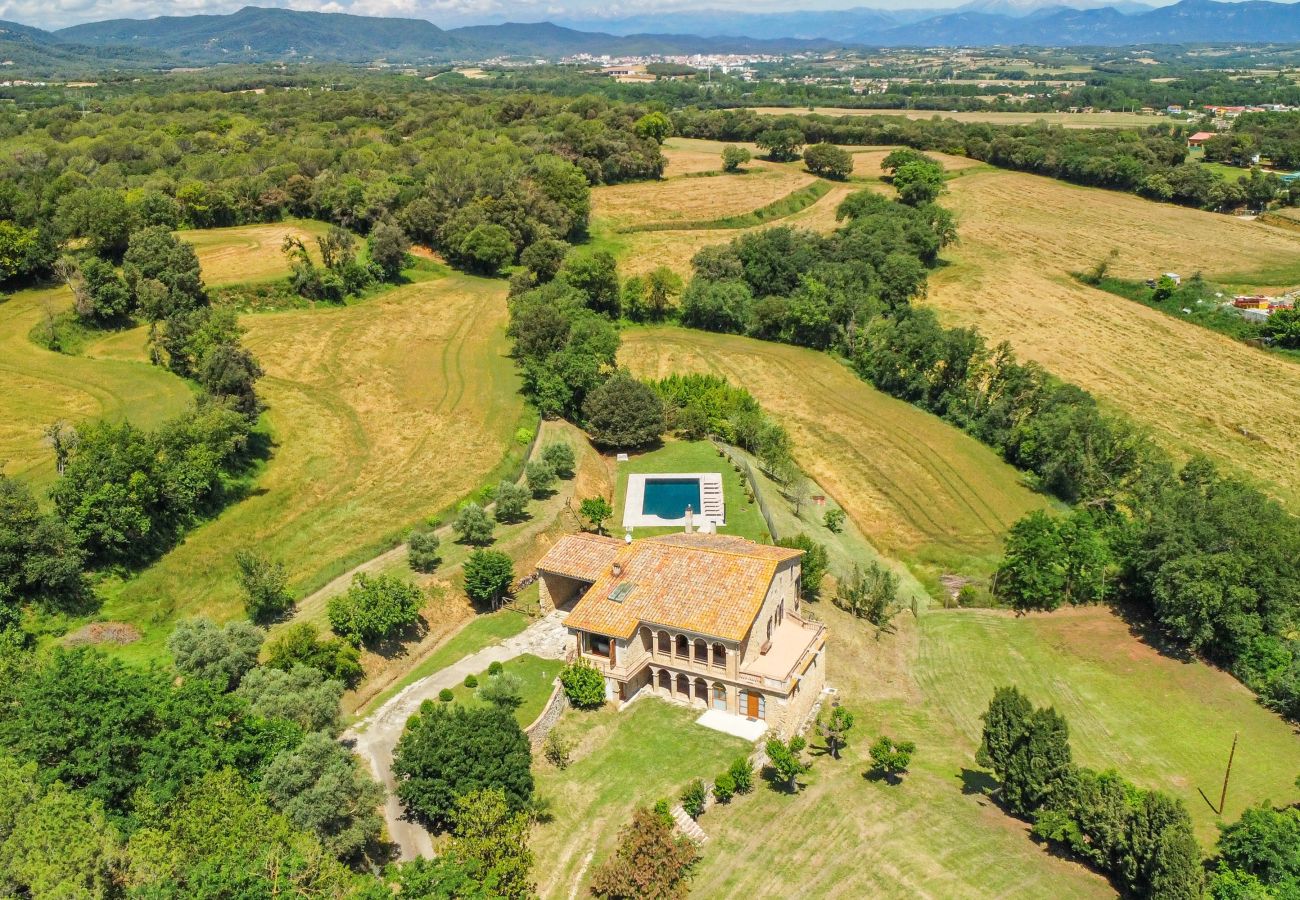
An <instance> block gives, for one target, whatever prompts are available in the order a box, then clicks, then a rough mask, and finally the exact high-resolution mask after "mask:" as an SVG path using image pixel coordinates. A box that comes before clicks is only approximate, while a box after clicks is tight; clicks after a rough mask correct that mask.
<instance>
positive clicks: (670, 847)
mask: <svg viewBox="0 0 1300 900" xmlns="http://www.w3.org/2000/svg"><path fill="white" fill-rule="evenodd" d="M699 859H700V855H699V851H698V850H697V849H696V848H695V844H694V843H693V842H692V841H691V840H690V838H687V837H685V836H684V835H679V834H677V833H676V831H675V830H674V829H673V826H672V825H671V824H670V823H669V822H665V821H664V819H663V818H662V817H661V816H658V815H656V814H655V813H654V812H653V811H652V810H650V809H648V808H646V807H644V806H639V807H637V808H636V810H635V811H634V812H633V813H632V821H631V823H629V824H628V825H627V826H626V827H625V828H624V829H623V831H622V832H621V833H620V834H619V845H618V850H617V851H616V852H615V854H614V858H613V859H611V860H609V861H608V862H606V863H605V864H604V865H602V866H601V867H600V868H599V869H597V870H596V873H595V875H594V876H593V877H592V880H591V893H592V896H595V897H599V898H601V900H682V898H685V897H686V895H687V893H688V882H689V880H690V877H691V874H692V872H693V870H694V868H695V866H696V864H697V863H698V862H699Z"/></svg>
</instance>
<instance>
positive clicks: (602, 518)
mask: <svg viewBox="0 0 1300 900" xmlns="http://www.w3.org/2000/svg"><path fill="white" fill-rule="evenodd" d="M578 512H580V513H581V514H582V517H583V518H584V519H586V520H587V521H588V522H590V523H591V527H592V529H593V530H594V531H595V532H596V533H597V534H604V533H605V523H606V522H607V521H609V519H610V517H611V516H613V515H614V507H612V506H610V505H609V501H607V500H606V499H605V498H604V497H587V498H585V499H584V500H583V501H582V504H581V505H580V506H579V507H578Z"/></svg>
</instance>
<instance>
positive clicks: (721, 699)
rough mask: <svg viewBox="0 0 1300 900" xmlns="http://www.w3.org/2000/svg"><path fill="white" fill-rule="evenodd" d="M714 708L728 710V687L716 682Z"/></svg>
mask: <svg viewBox="0 0 1300 900" xmlns="http://www.w3.org/2000/svg"><path fill="white" fill-rule="evenodd" d="M713 708H714V709H721V710H724V711H725V710H726V708H727V686H726V685H725V684H719V683H718V682H716V681H715V682H714V683H713Z"/></svg>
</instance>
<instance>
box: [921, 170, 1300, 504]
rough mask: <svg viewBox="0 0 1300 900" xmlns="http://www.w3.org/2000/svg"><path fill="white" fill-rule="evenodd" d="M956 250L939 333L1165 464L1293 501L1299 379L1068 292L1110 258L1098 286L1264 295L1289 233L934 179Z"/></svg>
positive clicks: (1284, 264) (1105, 199)
mask: <svg viewBox="0 0 1300 900" xmlns="http://www.w3.org/2000/svg"><path fill="white" fill-rule="evenodd" d="M948 187H949V192H948V193H947V194H945V195H944V196H943V198H942V199H941V202H943V203H944V205H946V206H948V207H949V208H951V209H952V210H953V211H954V213H955V214H956V216H957V220H958V233H959V236H960V240H959V243H958V244H957V245H955V246H953V247H950V248H949V249H948V250H947V251H945V253H944V256H945V259H946V260H947V261H948V262H949V265H947V266H945V267H942V268H940V269H939V270H938V271H936V272H935V273H933V275H932V276H931V280H930V290H929V294H928V297H927V298H926V300H925V301H924V302H926V303H929V304H932V305H934V306H935V307H936V308H938V309H939V310H940V311H941V312H942V313H943V314H944V316H945V318H946V319H947V320H948V321H951V322H955V323H961V324H969V325H974V326H976V327H978V328H979V329H980V331H982V332H983V333H984V335H985V336H986V337H987V338H988V339H989V340H990V341H991V342H997V341H1001V340H1008V341H1010V342H1011V343H1012V345H1013V346H1014V347H1015V348H1016V350H1017V351H1018V352H1019V353H1020V354H1021V355H1022V356H1023V357H1027V358H1029V359H1034V360H1037V361H1038V362H1040V363H1042V364H1043V365H1044V366H1046V367H1047V368H1048V369H1049V370H1050V371H1052V372H1053V373H1055V374H1057V375H1059V376H1061V377H1062V378H1065V379H1066V380H1068V381H1072V382H1074V383H1076V384H1078V385H1080V386H1082V387H1084V388H1087V389H1088V390H1090V391H1092V392H1093V393H1094V394H1096V395H1097V396H1098V398H1099V399H1101V400H1102V401H1103V402H1105V403H1108V404H1110V405H1111V406H1113V407H1116V408H1119V409H1122V410H1124V411H1125V412H1127V413H1128V414H1129V415H1131V416H1132V417H1133V418H1134V419H1136V420H1137V421H1138V422H1141V423H1144V424H1146V425H1148V426H1149V427H1151V428H1152V429H1153V432H1154V434H1155V436H1156V438H1157V439H1158V440H1159V441H1160V442H1161V443H1163V444H1164V445H1166V446H1167V447H1169V448H1170V449H1171V450H1172V451H1173V452H1175V453H1176V454H1186V453H1187V452H1190V451H1195V452H1202V453H1206V454H1208V455H1210V456H1211V457H1213V458H1215V459H1217V460H1219V461H1221V462H1223V463H1227V464H1230V465H1232V466H1235V467H1236V468H1238V469H1239V470H1242V471H1244V472H1246V473H1247V474H1250V475H1254V476H1257V477H1258V478H1260V479H1261V480H1264V481H1266V482H1268V490H1270V491H1274V492H1276V493H1277V494H1278V495H1279V496H1281V497H1282V498H1283V499H1284V500H1287V501H1290V502H1292V503H1293V504H1294V503H1296V502H1298V501H1300V469H1297V467H1296V466H1295V460H1294V449H1295V447H1296V446H1300V368H1298V367H1297V366H1296V364H1295V363H1292V362H1289V361H1287V360H1286V359H1283V358H1280V357H1278V356H1275V355H1272V354H1268V353H1265V352H1263V351H1260V350H1256V349H1253V348H1251V347H1247V346H1244V345H1242V344H1241V343H1239V342H1236V341H1234V340H1232V339H1230V338H1227V337H1224V336H1222V335H1219V334H1216V333H1214V332H1212V331H1209V330H1208V329H1205V328H1201V327H1198V326H1196V325H1193V324H1191V323H1186V322H1180V321H1179V320H1178V319H1177V318H1175V317H1173V316H1169V315H1165V314H1163V313H1161V312H1160V311H1157V310H1153V309H1147V308H1145V307H1143V306H1141V305H1139V304H1136V303H1132V302H1129V301H1127V300H1124V299H1123V298H1120V297H1115V296H1113V295H1111V294H1107V293H1105V292H1103V291H1098V290H1094V289H1092V288H1089V287H1087V286H1085V285H1082V284H1080V283H1078V282H1077V281H1075V280H1074V279H1073V278H1071V277H1070V273H1071V272H1076V271H1084V270H1087V269H1090V268H1091V267H1092V266H1093V265H1095V264H1096V263H1097V262H1098V261H1099V260H1101V259H1102V258H1104V257H1105V256H1106V255H1107V254H1109V253H1110V252H1111V250H1112V249H1114V250H1116V251H1118V257H1117V261H1116V263H1115V265H1114V267H1113V268H1112V274H1115V275H1118V276H1121V277H1126V278H1150V277H1153V276H1155V275H1157V274H1159V273H1161V272H1169V271H1173V272H1178V273H1180V274H1182V275H1184V276H1190V275H1191V274H1193V273H1195V272H1198V271H1200V272H1203V273H1204V275H1205V277H1206V278H1208V279H1210V280H1212V281H1216V282H1220V283H1224V284H1229V285H1233V286H1234V287H1238V288H1241V289H1247V288H1258V289H1263V290H1265V291H1267V292H1270V293H1276V292H1279V291H1280V290H1281V289H1283V288H1285V287H1290V286H1294V285H1296V284H1300V234H1298V233H1296V232H1293V231H1289V230H1285V229H1280V228H1274V227H1270V226H1268V225H1264V224H1261V223H1258V222H1250V221H1246V220H1242V219H1236V218H1233V217H1230V216H1224V215H1218V214H1214V213H1206V212H1199V211H1197V210H1191V209H1185V208H1182V207H1177V206H1172V205H1170V204H1161V203H1152V202H1148V201H1145V200H1142V199H1140V198H1137V197H1134V196H1131V195H1128V194H1121V193H1116V192H1111V191H1103V190H1097V189H1092V188H1082V187H1074V186H1071V185H1067V184H1063V183H1061V182H1059V181H1053V180H1050V179H1047V178H1040V177H1037V176H1033V175H1025V174H1020V173H1011V172H1000V171H994V172H978V173H974V174H972V175H969V176H967V177H963V178H958V179H955V180H953V181H951V182H949V185H948Z"/></svg>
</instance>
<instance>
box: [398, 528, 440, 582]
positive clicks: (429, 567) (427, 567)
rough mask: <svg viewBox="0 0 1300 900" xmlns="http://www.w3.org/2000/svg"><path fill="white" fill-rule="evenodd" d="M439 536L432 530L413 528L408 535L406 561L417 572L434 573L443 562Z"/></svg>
mask: <svg viewBox="0 0 1300 900" xmlns="http://www.w3.org/2000/svg"><path fill="white" fill-rule="evenodd" d="M440 543H441V542H440V541H439V540H438V534H437V532H435V531H434V530H433V529H432V528H412V529H411V531H410V532H409V533H408V534H407V535H406V559H407V562H408V563H409V564H410V566H411V568H412V569H413V570H415V571H416V572H425V573H428V572H433V571H435V570H436V569H437V568H438V563H440V562H441V561H442V558H441V556H440V555H439V553H438V546H439V544H440Z"/></svg>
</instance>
